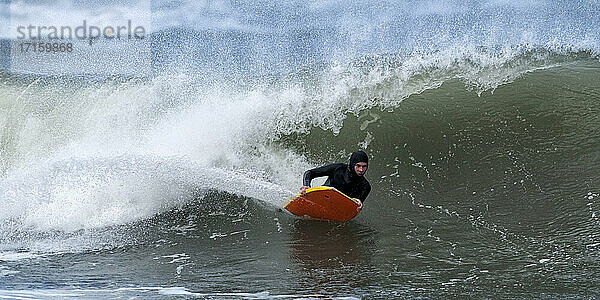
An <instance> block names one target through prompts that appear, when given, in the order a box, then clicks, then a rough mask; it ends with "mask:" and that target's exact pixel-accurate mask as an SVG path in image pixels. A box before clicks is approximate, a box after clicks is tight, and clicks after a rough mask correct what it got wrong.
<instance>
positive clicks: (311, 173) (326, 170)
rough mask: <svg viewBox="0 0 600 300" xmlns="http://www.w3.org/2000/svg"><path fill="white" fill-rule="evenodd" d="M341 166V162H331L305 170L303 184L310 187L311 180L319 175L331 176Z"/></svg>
mask: <svg viewBox="0 0 600 300" xmlns="http://www.w3.org/2000/svg"><path fill="white" fill-rule="evenodd" d="M339 166H340V163H335V164H330V165H326V166H322V167H318V168H314V169H310V170H308V171H306V172H304V177H303V179H304V180H303V185H304V186H307V187H310V182H311V181H312V180H313V179H314V178H317V177H323V176H329V175H331V174H333V171H335V169H337V168H338V167H339Z"/></svg>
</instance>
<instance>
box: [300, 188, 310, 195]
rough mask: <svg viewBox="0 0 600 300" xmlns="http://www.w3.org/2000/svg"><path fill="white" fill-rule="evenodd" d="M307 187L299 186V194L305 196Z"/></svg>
mask: <svg viewBox="0 0 600 300" xmlns="http://www.w3.org/2000/svg"><path fill="white" fill-rule="evenodd" d="M308 188H310V187H308V186H302V187H300V196H302V197H304V196H306V189H308Z"/></svg>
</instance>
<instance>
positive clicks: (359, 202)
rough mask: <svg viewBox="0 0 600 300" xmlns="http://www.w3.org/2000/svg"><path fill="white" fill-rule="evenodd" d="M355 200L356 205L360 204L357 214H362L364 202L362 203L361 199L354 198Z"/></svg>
mask: <svg viewBox="0 0 600 300" xmlns="http://www.w3.org/2000/svg"><path fill="white" fill-rule="evenodd" d="M352 199H354V201H356V203H358V207H357V208H356V212H360V211H361V210H362V206H363V205H362V201H360V199H358V198H352Z"/></svg>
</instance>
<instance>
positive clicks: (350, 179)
mask: <svg viewBox="0 0 600 300" xmlns="http://www.w3.org/2000/svg"><path fill="white" fill-rule="evenodd" d="M368 164H369V157H368V156H367V154H366V153H365V152H363V151H360V150H358V151H355V152H354V153H352V155H350V161H349V164H345V163H333V164H330V165H325V166H322V167H318V168H314V169H310V170H308V171H306V172H304V183H303V184H304V185H303V186H302V187H301V188H300V195H302V196H305V195H306V189H308V188H310V182H311V181H312V180H313V179H314V178H316V177H323V176H327V181H325V185H326V186H331V187H334V188H336V189H338V190H339V191H340V192H342V193H344V194H346V195H348V196H350V197H352V198H354V200H356V201H357V202H358V203H359V207H358V210H361V209H362V203H363V202H364V201H365V199H366V198H367V196H368V195H369V192H370V191H371V185H370V184H369V182H368V181H367V179H366V178H365V173H366V172H367V168H368V167H369V165H368Z"/></svg>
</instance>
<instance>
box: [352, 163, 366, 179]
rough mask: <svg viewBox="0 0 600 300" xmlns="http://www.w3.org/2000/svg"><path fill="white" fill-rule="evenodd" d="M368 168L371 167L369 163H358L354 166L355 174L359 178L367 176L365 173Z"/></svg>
mask: <svg viewBox="0 0 600 300" xmlns="http://www.w3.org/2000/svg"><path fill="white" fill-rule="evenodd" d="M368 167H369V166H368V165H367V163H366V162H359V163H356V164H355V165H354V172H355V173H356V175H358V176H364V175H365V173H367V168H368Z"/></svg>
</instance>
